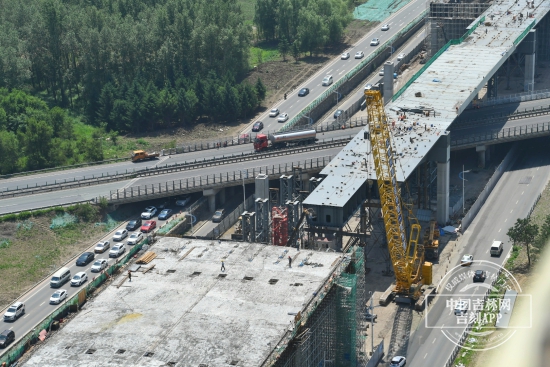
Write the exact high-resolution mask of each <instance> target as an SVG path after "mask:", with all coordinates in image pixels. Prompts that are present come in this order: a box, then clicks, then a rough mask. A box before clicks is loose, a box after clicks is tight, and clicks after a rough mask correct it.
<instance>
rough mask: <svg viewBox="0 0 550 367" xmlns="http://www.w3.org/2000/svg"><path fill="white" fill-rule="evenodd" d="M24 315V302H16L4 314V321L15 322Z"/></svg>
mask: <svg viewBox="0 0 550 367" xmlns="http://www.w3.org/2000/svg"><path fill="white" fill-rule="evenodd" d="M24 313H25V304H24V303H23V302H15V303H14V304H13V305H11V306H10V308H8V310H7V311H6V313H5V314H4V321H15V320H17V319H18V318H19V316H21V315H23V314H24Z"/></svg>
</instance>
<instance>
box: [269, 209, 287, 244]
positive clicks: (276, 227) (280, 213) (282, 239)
mask: <svg viewBox="0 0 550 367" xmlns="http://www.w3.org/2000/svg"><path fill="white" fill-rule="evenodd" d="M271 219H272V221H273V231H272V232H271V233H272V236H273V238H272V244H273V246H286V244H287V242H288V217H287V213H286V209H284V208H279V207H277V206H274V207H273V208H272V210H271Z"/></svg>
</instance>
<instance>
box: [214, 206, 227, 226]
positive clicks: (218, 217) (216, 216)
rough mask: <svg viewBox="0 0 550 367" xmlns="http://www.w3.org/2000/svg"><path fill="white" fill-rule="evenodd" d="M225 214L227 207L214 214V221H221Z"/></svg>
mask: <svg viewBox="0 0 550 367" xmlns="http://www.w3.org/2000/svg"><path fill="white" fill-rule="evenodd" d="M224 214H225V209H218V210H216V212H215V213H214V215H213V216H212V222H214V223H216V222H221V221H222V219H223V215H224Z"/></svg>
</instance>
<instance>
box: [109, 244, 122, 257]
mask: <svg viewBox="0 0 550 367" xmlns="http://www.w3.org/2000/svg"><path fill="white" fill-rule="evenodd" d="M124 252H126V247H125V246H124V244H122V243H119V244H116V245H115V246H113V248H112V249H111V251H109V257H119V256H120V255H122V254H123V253H124Z"/></svg>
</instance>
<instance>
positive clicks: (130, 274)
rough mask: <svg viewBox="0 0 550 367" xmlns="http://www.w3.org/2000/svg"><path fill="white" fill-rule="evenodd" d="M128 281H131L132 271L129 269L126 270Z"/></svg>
mask: <svg viewBox="0 0 550 367" xmlns="http://www.w3.org/2000/svg"><path fill="white" fill-rule="evenodd" d="M128 281H129V282H131V281H132V272H131V271H130V270H128Z"/></svg>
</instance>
